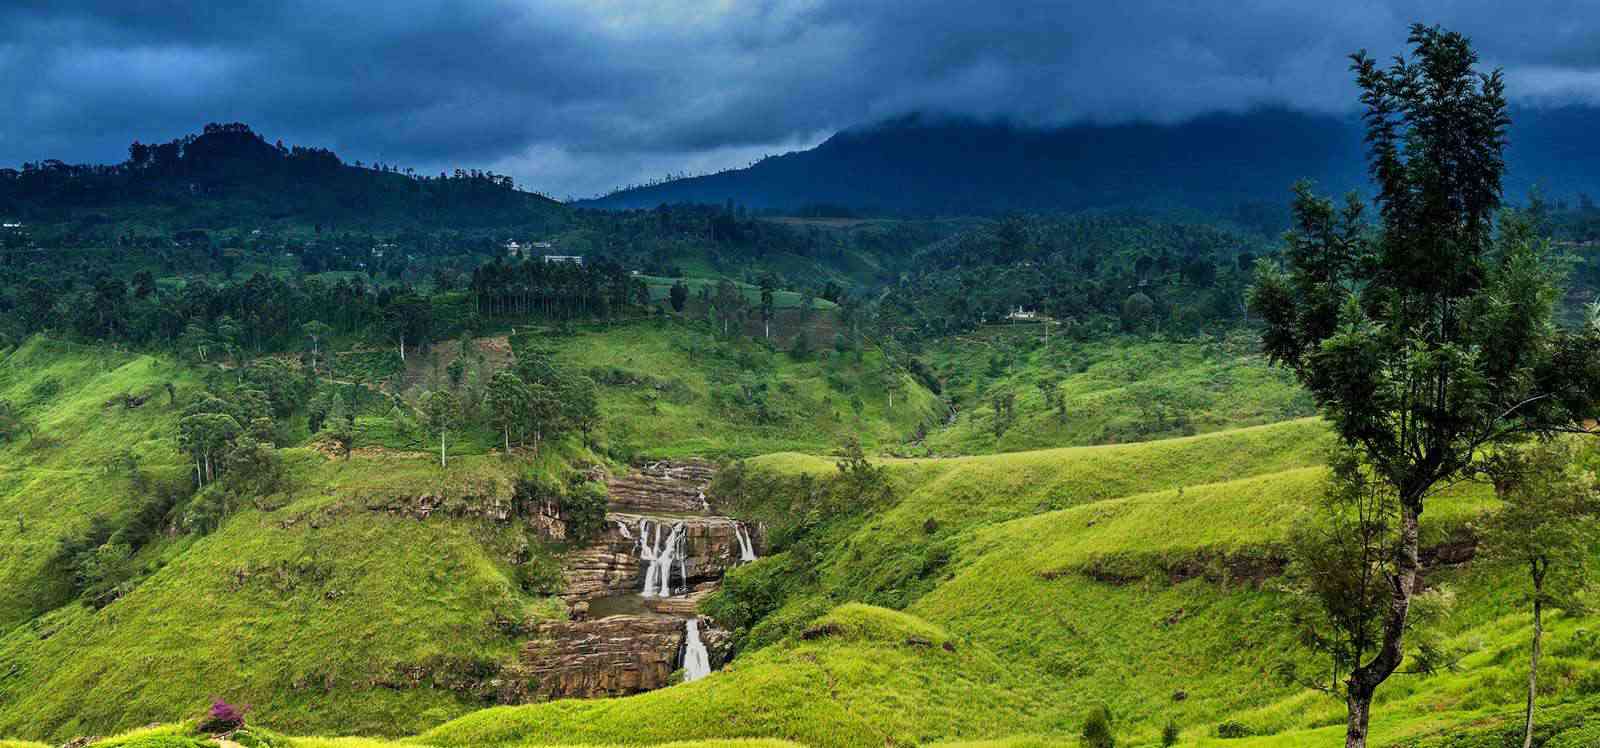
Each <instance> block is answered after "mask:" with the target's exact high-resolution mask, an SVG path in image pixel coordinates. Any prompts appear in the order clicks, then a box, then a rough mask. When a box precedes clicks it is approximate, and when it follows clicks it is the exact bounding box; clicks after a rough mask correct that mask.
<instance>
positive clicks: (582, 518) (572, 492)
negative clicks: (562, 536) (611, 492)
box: [561, 480, 610, 546]
mask: <svg viewBox="0 0 1600 748" xmlns="http://www.w3.org/2000/svg"><path fill="white" fill-rule="evenodd" d="M609 500H610V499H609V496H608V494H607V491H606V484H604V483H600V482H598V481H588V480H586V481H583V482H581V483H577V484H576V485H574V486H572V488H570V489H569V490H568V491H567V492H566V493H565V494H563V495H562V496H561V519H562V520H564V521H565V522H566V523H567V542H568V543H570V544H572V545H574V546H582V545H588V543H589V541H590V540H592V539H593V538H594V536H595V535H596V534H597V533H599V532H600V530H601V528H602V527H604V525H605V523H606V504H607V503H608V502H609Z"/></svg>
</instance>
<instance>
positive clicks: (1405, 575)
mask: <svg viewBox="0 0 1600 748" xmlns="http://www.w3.org/2000/svg"><path fill="white" fill-rule="evenodd" d="M1424 490H1425V489H1418V490H1408V491H1405V492H1403V493H1402V495H1401V497H1400V548H1399V550H1398V558H1396V559H1395V574H1394V577H1393V578H1392V579H1391V580H1390V582H1391V588H1390V590H1389V610H1388V611H1386V612H1385V613H1384V616H1383V642H1382V644H1381V646H1379V648H1378V653H1377V654H1376V655H1373V657H1372V659H1371V660H1369V661H1368V662H1367V663H1366V664H1364V665H1361V666H1359V667H1357V668H1356V669H1354V670H1352V671H1351V672H1350V677H1349V678H1348V679H1347V680H1346V681H1345V687H1346V694H1347V695H1346V699H1345V701H1346V706H1347V709H1348V715H1347V718H1346V722H1345V738H1344V744H1345V748H1366V745H1367V725H1368V723H1369V722H1370V721H1371V719H1372V696H1373V694H1374V693H1375V692H1376V691H1377V690H1378V686H1379V685H1381V684H1382V683H1383V682H1384V681H1385V680H1388V678H1389V676H1390V675H1393V674H1394V671H1395V670H1396V669H1398V668H1399V667H1400V661H1401V660H1402V659H1403V658H1404V657H1405V649H1404V646H1403V640H1404V638H1405V633H1406V616H1407V615H1408V614H1409V613H1410V610H1411V595H1412V593H1413V591H1414V590H1415V589H1416V582H1417V567H1418V566H1420V565H1421V564H1420V563H1419V561H1418V558H1417V553H1418V549H1417V545H1418V533H1417V524H1418V521H1419V519H1420V517H1421V514H1422V500H1421V496H1422V494H1423V491H1424Z"/></svg>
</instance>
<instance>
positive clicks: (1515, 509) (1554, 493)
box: [1482, 441, 1600, 748]
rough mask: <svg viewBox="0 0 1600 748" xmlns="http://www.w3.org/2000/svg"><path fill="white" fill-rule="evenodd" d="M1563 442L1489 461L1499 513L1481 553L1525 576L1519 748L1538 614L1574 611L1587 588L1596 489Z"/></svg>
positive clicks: (1534, 679) (1533, 674) (1525, 740)
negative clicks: (1525, 651) (1524, 684)
mask: <svg viewBox="0 0 1600 748" xmlns="http://www.w3.org/2000/svg"><path fill="white" fill-rule="evenodd" d="M1573 456H1574V455H1573V450H1572V447H1571V445H1570V444H1567V443H1563V442H1557V441H1552V442H1549V443H1546V444H1541V445H1539V446H1537V447H1535V448H1533V449H1529V450H1525V451H1521V452H1513V451H1509V450H1507V451H1506V452H1504V453H1502V454H1500V455H1496V457H1495V459H1494V460H1493V461H1492V462H1491V465H1490V466H1489V470H1490V475H1491V477H1492V478H1493V480H1494V484H1495V489H1496V491H1495V492H1496V493H1497V494H1498V495H1499V496H1500V499H1501V507H1500V510H1499V511H1497V512H1495V513H1494V514H1493V515H1492V516H1490V517H1489V520H1488V521H1487V522H1485V523H1484V529H1483V543H1482V544H1483V548H1484V551H1485V553H1486V555H1488V556H1490V557H1493V558H1499V559H1503V560H1505V561H1509V562H1511V563H1515V564H1520V565H1522V566H1523V568H1525V569H1527V571H1528V581H1529V583H1530V586H1531V588H1532V589H1531V590H1530V594H1529V598H1530V602H1531V604H1532V605H1531V607H1532V613H1533V636H1532V643H1531V644H1532V645H1531V647H1530V655H1529V661H1528V703H1527V711H1526V714H1525V719H1524V723H1523V736H1522V748H1532V746H1533V709H1534V701H1535V700H1536V698H1537V696H1538V693H1539V656H1540V654H1541V647H1542V641H1541V638H1542V636H1543V634H1544V619H1543V614H1544V609H1545V608H1546V607H1556V608H1562V609H1565V610H1567V611H1568V612H1582V610H1583V604H1582V598H1581V596H1580V593H1581V592H1582V591H1583V590H1584V588H1585V587H1587V583H1588V560H1589V550H1590V546H1589V544H1590V540H1591V539H1592V538H1593V537H1594V534H1593V533H1594V530H1595V527H1596V522H1595V517H1596V508H1597V501H1596V499H1597V498H1600V485H1597V484H1596V481H1595V477H1594V474H1593V473H1589V472H1587V471H1584V470H1581V469H1579V468H1578V466H1577V465H1575V464H1574V461H1573Z"/></svg>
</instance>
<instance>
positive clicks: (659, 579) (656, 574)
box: [638, 519, 689, 597]
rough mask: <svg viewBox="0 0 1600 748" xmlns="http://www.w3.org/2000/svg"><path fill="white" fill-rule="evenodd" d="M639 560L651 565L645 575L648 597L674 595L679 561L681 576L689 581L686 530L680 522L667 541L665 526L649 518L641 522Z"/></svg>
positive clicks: (679, 573)
mask: <svg viewBox="0 0 1600 748" xmlns="http://www.w3.org/2000/svg"><path fill="white" fill-rule="evenodd" d="M638 548H639V560H640V561H644V562H646V563H648V564H650V566H649V568H648V569H646V570H645V574H644V589H643V590H642V593H643V594H644V596H645V597H671V596H672V562H673V561H674V560H677V562H678V575H679V576H680V577H681V578H683V579H684V581H685V582H687V581H688V579H689V573H688V568H687V566H686V565H685V563H684V560H683V557H684V528H683V523H682V522H679V523H677V524H675V525H673V526H672V530H671V531H669V532H668V533H667V536H666V537H665V538H663V537H662V536H661V525H659V524H657V523H655V522H652V521H650V520H648V519H641V520H639V543H638Z"/></svg>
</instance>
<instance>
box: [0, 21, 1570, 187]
mask: <svg viewBox="0 0 1600 748" xmlns="http://www.w3.org/2000/svg"><path fill="white" fill-rule="evenodd" d="M1511 5H1512V4H1510V3H1506V2H1499V1H1495V0H1434V1H1433V2H1404V1H1401V0H1392V1H1388V2H1380V1H1378V0H1372V1H1368V2H1363V1H1362V0H1340V1H1338V2H1330V1H1329V0H1314V1H1311V2H1293V1H1291V0H1214V1H1208V0H1118V2H1103V1H1100V0H1096V1H1094V2H1088V1H1081V0H1056V1H1055V2H1007V1H1006V0H987V1H986V2H962V1H959V0H887V1H877V0H678V1H677V2H625V1H623V0H477V1H472V2H468V1H467V0H457V1H456V2H424V1H421V0H364V1H361V2H351V1H341V0H310V1H302V0H262V1H261V2H252V3H229V2H225V1H224V0H211V1H209V2H199V1H196V2H191V3H184V2H171V1H165V0H102V1H99V2H93V1H89V0H0V164H6V165H15V164H17V163H20V162H21V161H24V160H37V159H42V158H59V159H62V160H65V161H72V162H86V161H118V160H121V159H122V158H124V157H125V156H126V147H127V144H128V142H130V141H131V140H133V139H135V138H138V139H142V140H144V141H146V142H150V141H155V140H169V139H171V138H173V137H176V136H179V135H181V134H183V133H186V132H193V131H197V130H198V129H199V127H200V125H202V124H204V123H205V122H209V121H244V122H248V123H250V124H251V125H253V126H254V127H255V128H256V129H257V130H258V131H260V132H262V133H264V134H265V135H267V136H268V137H269V138H270V139H278V138H281V139H283V140H284V141H285V142H288V143H299V144H306V145H319V146H324V147H329V148H333V149H334V150H336V151H338V152H339V153H340V154H341V155H342V156H344V157H345V158H346V159H348V160H355V159H362V160H364V161H372V160H380V161H383V162H385V163H395V164H400V165H402V166H413V167H417V168H419V169H422V170H428V171H436V170H438V169H440V168H443V167H455V166H461V167H468V168H474V167H475V168H486V169H492V170H494V171H497V172H501V173H507V174H511V175H513V176H514V177H516V178H517V182H518V184H519V185H521V186H523V187H524V188H528V189H537V190H540V191H542V192H546V193H548V194H552V195H556V196H569V195H577V196H588V195H593V194H596V193H599V192H602V191H606V190H609V189H611V188H614V187H617V186H620V185H624V184H627V183H631V182H637V181H642V180H645V179H649V178H652V177H658V176H661V175H663V174H667V173H683V172H688V173H699V172H704V171H709V170H714V169H719V168H725V167H729V166H742V165H744V164H746V163H748V162H749V161H751V160H753V159H755V158H758V157H760V156H761V155H763V154H768V153H780V152H784V151H788V150H793V149H796V148H802V147H808V146H810V145H814V144H815V143H817V142H820V141H821V140H822V139H824V138H826V137H827V136H828V135H830V134H831V133H833V132H835V131H837V130H838V129H840V128H844V127H849V126H852V125H856V124H861V123H865V122H871V121H875V120H879V119H883V118H887V117H891V116H895V115H899V114H905V113H909V112H914V111H924V112H943V113H955V114H966V115H978V116H985V117H1009V118H1013V119H1016V120H1019V121H1023V122H1028V123H1033V124H1040V125H1050V124H1059V123H1065V122H1072V121H1079V120H1085V119H1090V120H1096V121H1124V120H1129V119H1155V120H1161V121H1174V120H1181V119H1183V118H1186V117H1190V116H1193V115H1195V114H1199V113H1203V112H1207V111H1214V110H1240V109H1246V108H1249V107H1252V106H1258V105H1263V104H1282V105H1289V106H1292V107H1298V108H1307V109H1315V110H1321V111H1344V110H1347V109H1348V108H1349V106H1350V103H1351V98H1352V93H1351V85H1350V82H1349V74H1348V72H1347V70H1346V62H1345V60H1344V55H1346V54H1348V53H1349V52H1351V51H1353V50H1355V49H1358V48H1363V47H1365V48H1368V49H1371V50H1372V51H1373V52H1374V53H1378V54H1380V55H1389V54H1393V53H1395V52H1398V51H1400V49H1401V46H1402V41H1403V39H1404V35H1405V29H1406V26H1407V25H1408V24H1409V23H1410V22H1412V21H1414V20H1422V21H1425V22H1428V23H1443V24H1444V25H1446V26H1447V27H1450V28H1453V29H1456V30H1460V31H1464V32H1467V33H1468V34H1470V35H1471V36H1472V37H1473V38H1474V40H1475V41H1476V42H1477V44H1478V47H1479V49H1480V51H1481V52H1482V54H1483V57H1484V58H1485V62H1486V63H1487V64H1490V65H1498V66H1502V67H1504V68H1505V69H1506V72H1507V75H1508V77H1509V78H1510V81H1511V87H1512V93H1513V95H1514V96H1515V97H1516V98H1518V99H1520V100H1522V101H1523V102H1524V103H1535V104H1560V103H1569V102H1574V101H1582V102H1585V103H1600V7H1596V5H1595V4H1594V3H1592V2H1586V1H1583V0H1568V1H1565V2H1561V1H1555V0H1550V1H1544V2H1541V1H1540V0H1523V2H1520V3H1517V4H1516V5H1517V6H1518V7H1517V9H1516V10H1514V11H1513V10H1511V9H1510V6H1511Z"/></svg>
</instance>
